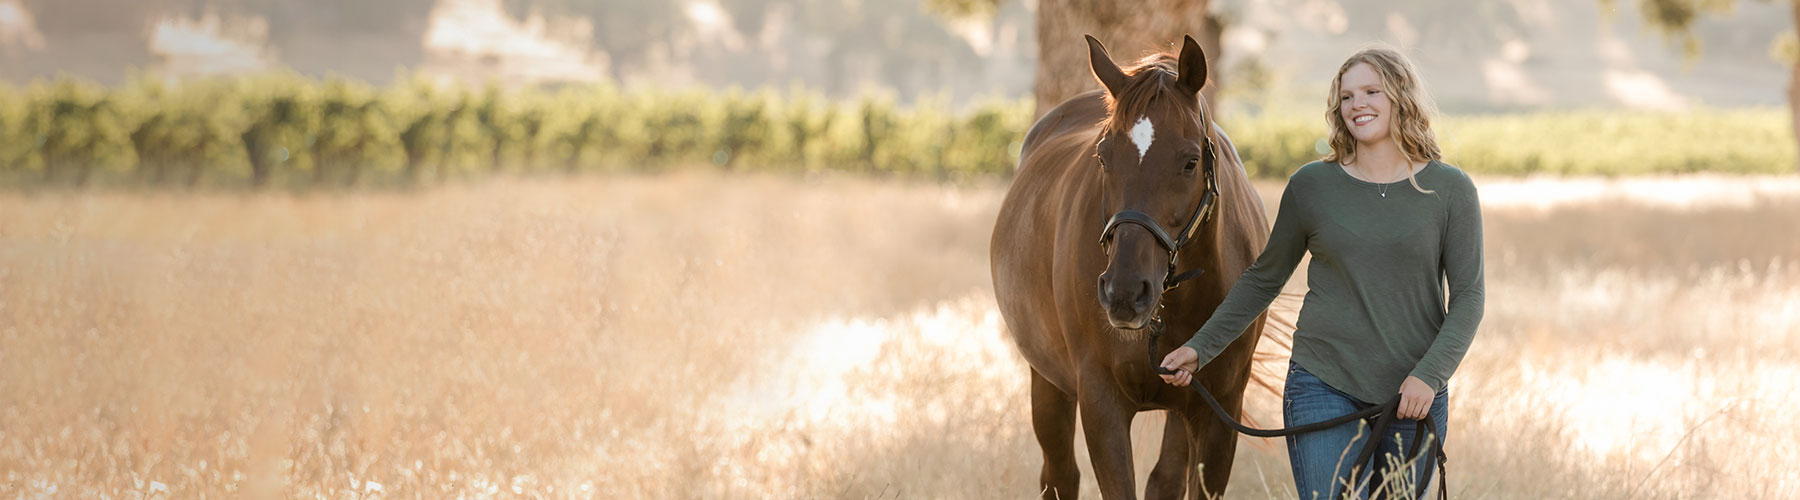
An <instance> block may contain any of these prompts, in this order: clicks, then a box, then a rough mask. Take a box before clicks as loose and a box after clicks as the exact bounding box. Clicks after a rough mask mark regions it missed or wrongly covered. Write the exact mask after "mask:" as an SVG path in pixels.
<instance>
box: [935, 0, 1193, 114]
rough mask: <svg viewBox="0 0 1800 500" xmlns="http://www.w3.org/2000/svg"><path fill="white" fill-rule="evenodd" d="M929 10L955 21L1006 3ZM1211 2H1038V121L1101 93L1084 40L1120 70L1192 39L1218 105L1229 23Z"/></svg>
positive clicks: (964, 2) (944, 2) (939, 4)
mask: <svg viewBox="0 0 1800 500" xmlns="http://www.w3.org/2000/svg"><path fill="white" fill-rule="evenodd" d="M926 1H927V2H928V5H929V6H930V7H931V8H933V9H934V10H936V11H937V12H940V13H942V14H943V15H947V16H952V17H961V16H972V15H987V14H990V13H992V12H993V11H994V9H995V8H996V6H997V5H998V4H999V3H1000V2H1003V1H1005V0H926ZM1211 3H1212V2H1211V0H1140V1H1126V0H1038V3H1037V36H1038V65H1037V68H1038V69H1037V79H1036V82H1035V83H1034V84H1033V90H1032V93H1033V94H1035V95H1036V97H1037V110H1036V112H1035V113H1034V115H1035V116H1042V115H1043V114H1044V112H1046V111H1049V110H1050V108H1053V107H1056V105H1057V104H1061V103H1062V102H1063V100H1065V99H1068V98H1069V97H1072V96H1074V95H1076V94H1080V93H1082V92H1086V91H1089V90H1093V89H1097V88H1100V84H1099V83H1097V82H1095V81H1094V76H1093V73H1092V72H1090V71H1089V70H1088V52H1087V43H1086V42H1083V41H1082V38H1081V36H1082V35H1084V34H1091V35H1094V38H1098V39H1100V42H1101V43H1104V44H1106V49H1107V51H1108V52H1110V53H1112V56H1113V58H1114V59H1116V60H1118V62H1119V63H1120V65H1121V66H1123V65H1125V64H1128V63H1130V62H1131V61H1135V60H1137V58H1138V57H1140V56H1143V55H1146V54H1150V53H1153V52H1156V51H1159V50H1167V49H1171V48H1173V47H1175V46H1176V44H1178V43H1181V37H1182V35H1193V36H1194V39H1195V40H1197V41H1199V42H1200V48H1201V49H1205V51H1206V60H1207V63H1208V66H1210V68H1211V69H1209V70H1208V71H1207V75H1208V77H1209V79H1211V80H1212V83H1210V84H1208V85H1207V86H1206V90H1205V91H1204V92H1203V93H1204V94H1205V97H1206V102H1207V105H1208V106H1209V107H1211V106H1212V105H1213V104H1214V103H1215V99H1214V96H1216V95H1217V94H1218V91H1219V85H1218V82H1220V81H1223V78H1221V75H1222V74H1223V73H1221V72H1220V69H1221V68H1220V65H1219V64H1218V63H1219V61H1221V59H1220V57H1221V56H1223V55H1224V53H1223V51H1221V50H1220V45H1219V35H1220V34H1221V33H1222V32H1223V31H1224V30H1225V20H1224V19H1223V18H1222V17H1221V16H1219V15H1217V14H1215V13H1213V12H1211V10H1210V9H1209V7H1210V5H1211Z"/></svg>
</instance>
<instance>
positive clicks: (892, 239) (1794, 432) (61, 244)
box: [0, 173, 1800, 499]
mask: <svg viewBox="0 0 1800 500" xmlns="http://www.w3.org/2000/svg"><path fill="white" fill-rule="evenodd" d="M1262 188H1263V191H1264V194H1265V201H1266V202H1267V203H1268V205H1269V206H1271V207H1273V206H1274V199H1273V196H1274V195H1276V194H1278V193H1279V192H1280V186H1279V185H1277V184H1267V185H1264V186H1262ZM1003 191H1004V188H1003V187H1002V186H998V185H986V186H974V187H949V186H941V185H936V184H914V183H893V182H878V181H872V180H860V179H813V180H801V179H795V178H786V177H762V176H722V175H711V174H695V173H677V174H667V175H662V176H627V177H612V178H589V179H583V180H578V181H571V182H550V181H494V182H489V183H482V184H477V185H466V186H450V187H443V188H438V189H432V190H428V191H423V192H413V193H396V192H382V193H351V194H315V195H294V194H266V195H248V194H232V193H190V194H182V193H128V192H91V193H40V194H19V193H8V194H0V498H3V499H13V498H27V499H29V498H81V499H86V498H114V499H132V498H324V499H350V498H406V499H410V498H429V499H436V498H1027V497H1031V496H1033V495H1035V493H1036V481H1037V474H1038V466H1039V458H1038V457H1039V455H1038V450H1037V445H1036V443H1035V441H1034V440H1033V439H1032V437H1031V430H1030V418H1029V414H1028V410H1027V400H1028V397H1027V392H1028V390H1027V384H1026V381H1025V379H1024V374H1025V371H1024V370H1025V368H1024V366H1023V365H1022V362H1021V361H1020V360H1019V359H1018V357H1017V355H1016V354H1015V353H1014V352H1013V348H1012V347H1011V346H1010V344H1009V341H1008V340H1006V338H1005V337H1004V334H1003V333H1002V332H1001V327H1000V321H999V317H998V315H997V314H996V312H995V310H994V303H993V293H992V290H991V288H990V285H989V283H990V281H989V275H988V266H987V252H988V249H987V246H988V236H989V231H990V229H991V227H992V224H993V217H994V214H995V211H996V209H997V207H998V204H999V200H1000V197H1001V195H1002V193H1003ZM1482 194H1483V196H1484V202H1485V205H1486V209H1485V213H1486V222H1487V237H1488V243H1487V249H1488V254H1487V258H1488V274H1487V279H1488V282H1487V283H1488V297H1489V299H1488V307H1487V315H1486V319H1485V321H1484V322H1483V323H1482V327H1481V330H1480V334H1479V336H1478V337H1477V341H1476V343H1475V346H1474V349H1473V350H1472V351H1471V353H1470V354H1469V355H1468V357H1467V359H1466V361H1465V362H1464V364H1463V367H1462V369H1461V370H1460V371H1459V372H1458V374H1457V376H1456V377H1455V378H1454V379H1453V381H1452V387H1453V389H1452V408H1453V411H1452V418H1451V430H1450V441H1449V446H1448V451H1449V453H1450V457H1451V458H1450V463H1449V466H1450V471H1451V478H1450V485H1451V494H1452V495H1451V496H1452V497H1455V498H1469V499H1474V498H1582V499H1588V498H1607V499H1624V498H1795V497H1800V472H1797V471H1800V465H1797V464H1800V417H1796V415H1800V395H1797V394H1796V393H1795V390H1796V389H1800V179H1792V178H1780V179H1775V178H1712V177H1699V178H1692V177H1689V178H1661V179H1638V180H1623V181H1607V180H1586V181H1569V180H1561V181H1551V180H1536V181H1507V180H1493V181H1488V182H1483V183H1482ZM1303 283H1304V281H1303V280H1296V282H1295V284H1293V285H1290V291H1294V290H1297V288H1295V287H1298V286H1303ZM1296 297H1297V295H1294V296H1289V297H1286V298H1284V299H1283V300H1282V301H1281V302H1279V303H1278V304H1277V306H1276V309H1277V314H1278V315H1285V317H1291V314H1292V308H1293V307H1294V306H1295V302H1296V300H1295V298H1296ZM1272 344H1273V343H1265V345H1272ZM1268 360H1269V361H1267V362H1268V363H1285V358H1284V357H1282V356H1281V355H1280V353H1270V355H1269V356H1268ZM1277 373H1279V371H1277ZM1276 402H1278V396H1277V395H1275V394H1273V393H1269V392H1266V391H1265V392H1256V393H1254V394H1253V396H1252V402H1251V405H1250V406H1251V414H1252V416H1253V418H1255V419H1256V420H1257V421H1258V422H1259V423H1261V424H1264V425H1273V424H1278V423H1279V418H1278V417H1279V415H1278V413H1277V412H1273V411H1271V410H1272V409H1274V408H1275V403H1276ZM1159 419H1160V416H1159V415H1155V414H1148V413H1147V414H1143V416H1142V417H1141V418H1139V419H1138V422H1137V423H1136V424H1135V425H1134V432H1137V433H1139V435H1140V436H1144V435H1147V433H1151V432H1154V431H1155V430H1156V428H1157V426H1158V425H1159V424H1158V421H1159ZM1140 441H1141V442H1140V446H1139V447H1138V448H1139V451H1138V456H1139V464H1140V466H1139V469H1148V467H1147V466H1145V464H1148V463H1149V460H1150V457H1151V456H1152V455H1153V447H1152V446H1151V445H1150V443H1149V442H1148V440H1140ZM1283 450H1284V448H1283V445H1282V444H1281V442H1279V441H1265V440H1260V439H1246V442H1245V444H1244V445H1243V446H1241V447H1240V452H1239V459H1238V461H1237V467H1236V469H1235V470H1234V476H1235V479H1234V480H1233V482H1232V484H1231V486H1230V490H1229V491H1227V492H1225V493H1226V494H1225V496H1226V497H1228V498H1282V497H1290V496H1292V494H1293V493H1292V483H1291V481H1290V478H1289V477H1288V472H1287V466H1286V454H1285V452H1284V451H1283ZM1082 462H1083V464H1082V465H1083V467H1084V468H1085V467H1086V466H1087V464H1086V460H1085V458H1084V459H1083V460H1082ZM1145 473H1147V471H1141V473H1140V476H1142V475H1143V474H1145ZM1092 477H1093V476H1092V474H1091V473H1086V474H1085V475H1084V483H1085V484H1084V488H1086V491H1085V492H1084V494H1085V496H1087V497H1088V498H1097V495H1096V494H1095V493H1094V490H1093V489H1092V488H1093V482H1092ZM1140 481H1141V477H1140Z"/></svg>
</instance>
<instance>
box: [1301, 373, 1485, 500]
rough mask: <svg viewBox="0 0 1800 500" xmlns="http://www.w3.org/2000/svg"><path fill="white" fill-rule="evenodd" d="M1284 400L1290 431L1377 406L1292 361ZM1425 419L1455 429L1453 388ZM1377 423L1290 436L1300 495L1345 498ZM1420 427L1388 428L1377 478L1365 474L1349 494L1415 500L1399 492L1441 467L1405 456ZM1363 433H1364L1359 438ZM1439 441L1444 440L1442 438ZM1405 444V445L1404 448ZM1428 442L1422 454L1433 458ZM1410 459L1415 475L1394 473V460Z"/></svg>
mask: <svg viewBox="0 0 1800 500" xmlns="http://www.w3.org/2000/svg"><path fill="white" fill-rule="evenodd" d="M1281 399H1282V404H1281V408H1282V412H1281V414H1282V418H1284V419H1285V421H1286V425H1287V426H1288V427H1293V426H1297V425H1305V424H1309V423H1313V422H1323V421H1326V420H1331V419H1333V418H1337V417H1339V416H1343V415H1347V414H1350V413H1353V412H1355V411H1357V410H1361V409H1364V408H1368V407H1370V406H1375V405H1371V404H1368V403H1364V402H1362V401H1358V400H1357V399H1356V398H1353V397H1350V396H1349V395H1347V394H1344V393H1343V392H1339V391H1338V390H1337V389H1333V388H1331V386H1329V385H1325V382H1323V381H1320V380H1319V378H1318V377H1315V376H1313V374H1311V373H1307V372H1306V370H1305V369H1303V368H1301V367H1300V365H1298V364H1295V363H1293V362H1291V361H1290V362H1289V363H1288V376H1287V388H1286V389H1285V391H1284V392H1283V395H1282V398H1281ZM1426 418H1430V419H1431V425H1432V426H1433V427H1435V428H1436V429H1437V430H1438V432H1439V433H1446V432H1447V430H1448V429H1449V427H1450V426H1449V424H1450V390H1449V387H1445V388H1444V390H1442V391H1438V393H1437V397H1435V398H1433V400H1432V402H1431V411H1430V412H1429V414H1428V415H1427V417H1426ZM1374 423H1375V422H1374V419H1368V420H1365V421H1362V422H1350V423H1346V424H1344V425H1340V426H1337V427H1333V428H1330V429H1324V430H1320V431H1317V432H1309V433H1306V434H1300V435H1296V436H1288V438H1287V448H1288V464H1289V465H1290V466H1291V467H1293V469H1294V489H1295V491H1298V492H1299V493H1300V498H1301V500H1337V499H1341V498H1344V497H1345V496H1346V486H1348V485H1349V484H1350V469H1351V467H1353V466H1354V465H1356V464H1353V463H1352V462H1355V461H1356V457H1357V454H1358V453H1361V452H1362V447H1363V442H1364V441H1366V440H1367V439H1368V437H1369V434H1370V432H1371V427H1372V426H1373V425H1374ZM1418 427H1420V426H1419V425H1418V421H1416V420H1408V419H1395V420H1394V423H1393V424H1391V425H1390V426H1389V427H1388V432H1387V434H1388V435H1387V436H1386V437H1385V438H1384V439H1382V441H1381V444H1380V447H1379V448H1377V450H1376V453H1375V463H1374V464H1373V466H1372V467H1371V468H1373V469H1374V471H1373V472H1374V474H1373V475H1370V474H1368V473H1366V472H1365V473H1364V475H1363V477H1361V478H1359V479H1357V481H1356V483H1355V484H1356V486H1357V491H1356V492H1355V494H1354V495H1349V496H1350V497H1351V498H1369V495H1370V492H1371V491H1373V493H1374V497H1375V498H1389V497H1398V498H1410V497H1411V496H1410V494H1404V493H1400V492H1402V491H1412V490H1414V489H1415V488H1416V487H1415V481H1417V480H1418V478H1425V477H1431V476H1429V474H1431V473H1432V472H1434V471H1435V470H1436V469H1435V467H1436V463H1434V462H1433V461H1432V460H1430V459H1429V458H1416V457H1405V453H1406V452H1407V451H1408V450H1409V449H1410V448H1411V446H1412V440H1413V438H1414V435H1415V434H1416V433H1417V431H1418ZM1358 431H1360V432H1361V435H1358V434H1357V433H1358ZM1395 434H1398V435H1399V439H1398V440H1396V439H1395ZM1435 439H1438V440H1440V441H1441V440H1442V439H1443V437H1437V438H1435ZM1403 444H1404V445H1405V446H1404V447H1403V446H1401V445H1403ZM1425 444H1426V445H1427V446H1422V447H1421V448H1420V451H1419V452H1420V454H1424V455H1429V452H1428V451H1429V450H1430V448H1429V444H1430V443H1425ZM1402 457H1405V458H1402ZM1408 459H1412V460H1411V463H1412V467H1411V469H1412V470H1411V473H1410V476H1409V475H1408V474H1406V473H1404V472H1401V471H1390V469H1392V467H1390V465H1389V462H1390V460H1395V461H1401V462H1403V463H1404V462H1405V461H1407V460H1408ZM1396 472H1399V473H1396ZM1389 476H1392V477H1391V478H1389ZM1384 481H1385V482H1386V484H1384ZM1440 481H1441V479H1440Z"/></svg>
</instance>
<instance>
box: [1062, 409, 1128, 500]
mask: <svg viewBox="0 0 1800 500" xmlns="http://www.w3.org/2000/svg"><path fill="white" fill-rule="evenodd" d="M1077 398H1078V402H1079V406H1080V407H1081V427H1082V435H1083V436H1085V437H1086V438H1087V447H1088V458H1090V459H1091V460H1093V462H1094V481H1095V482H1096V483H1098V484H1099V486H1100V497H1101V498H1106V499H1109V500H1119V499H1135V498H1137V492H1136V491H1135V490H1136V488H1135V486H1136V484H1135V483H1136V479H1137V478H1136V476H1135V475H1134V474H1133V473H1132V467H1131V417H1132V416H1133V415H1135V414H1136V413H1137V412H1136V411H1135V409H1134V408H1132V406H1131V405H1129V404H1127V403H1126V398H1125V397H1124V395H1123V394H1120V393H1119V386H1118V385H1117V384H1113V383H1109V382H1105V381H1099V380H1095V381H1093V383H1088V381H1086V380H1084V381H1083V382H1082V385H1081V390H1080V394H1079V395H1077Z"/></svg>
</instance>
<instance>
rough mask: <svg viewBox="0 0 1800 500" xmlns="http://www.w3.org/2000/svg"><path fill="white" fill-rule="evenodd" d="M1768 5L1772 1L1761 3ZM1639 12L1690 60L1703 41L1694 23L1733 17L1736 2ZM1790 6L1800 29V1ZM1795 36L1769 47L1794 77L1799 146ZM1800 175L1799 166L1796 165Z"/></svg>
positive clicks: (1652, 2)
mask: <svg viewBox="0 0 1800 500" xmlns="http://www.w3.org/2000/svg"><path fill="white" fill-rule="evenodd" d="M1599 1H1600V6H1601V7H1602V8H1607V9H1610V8H1612V7H1613V2H1615V1H1617V0H1599ZM1758 1H1762V2H1768V1H1773V0H1758ZM1637 2H1638V11H1639V12H1641V13H1642V14H1643V16H1644V21H1645V22H1646V23H1648V24H1649V25H1651V26H1653V27H1655V28H1656V29H1657V30H1658V31H1660V32H1662V34H1663V36H1664V37H1667V38H1668V39H1669V40H1670V41H1672V42H1674V43H1676V44H1679V45H1680V46H1681V49H1682V52H1683V53H1684V54H1685V55H1687V56H1688V57H1690V58H1692V57H1698V56H1699V55H1700V39H1699V37H1698V36H1695V35H1694V22H1695V21H1696V20H1698V19H1700V17H1702V16H1704V15H1708V14H1711V15H1726V14H1730V13H1731V9H1732V6H1734V5H1736V4H1737V0H1637ZM1787 2H1788V3H1789V4H1790V7H1791V10H1790V12H1791V13H1792V16H1793V19H1792V21H1793V23H1794V25H1795V26H1800V0H1787ZM1794 40H1795V34H1794V32H1793V31H1789V32H1788V33H1787V34H1785V35H1782V36H1781V37H1780V38H1777V39H1775V40H1774V41H1772V42H1771V43H1770V47H1769V51H1770V55H1771V56H1773V57H1774V58H1775V59H1776V60H1777V61H1780V62H1781V63H1783V64H1786V65H1787V66H1788V68H1789V71H1790V73H1791V76H1790V77H1789V80H1788V88H1787V94H1788V107H1789V108H1790V112H1791V114H1792V115H1793V124H1794V139H1795V143H1796V144H1800V50H1797V48H1796V45H1797V44H1796V43H1795V41H1794ZM1795 170H1796V171H1797V172H1800V163H1796V164H1795Z"/></svg>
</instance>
